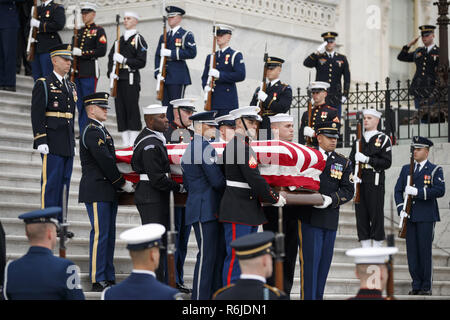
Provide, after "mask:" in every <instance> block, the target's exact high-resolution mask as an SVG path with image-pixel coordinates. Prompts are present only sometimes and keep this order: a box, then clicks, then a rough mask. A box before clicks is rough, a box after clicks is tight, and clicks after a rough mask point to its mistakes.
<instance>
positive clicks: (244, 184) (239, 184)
mask: <svg viewBox="0 0 450 320" xmlns="http://www.w3.org/2000/svg"><path fill="white" fill-rule="evenodd" d="M227 186H229V187H236V188H243V189H251V188H250V186H249V185H248V183H247V182H239V181H231V180H227Z"/></svg>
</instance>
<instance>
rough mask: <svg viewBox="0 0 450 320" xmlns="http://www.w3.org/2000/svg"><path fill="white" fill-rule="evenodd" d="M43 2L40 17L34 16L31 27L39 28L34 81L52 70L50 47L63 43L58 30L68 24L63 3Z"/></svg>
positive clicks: (38, 8)
mask: <svg viewBox="0 0 450 320" xmlns="http://www.w3.org/2000/svg"><path fill="white" fill-rule="evenodd" d="M41 3H42V5H41V6H38V7H37V13H38V18H37V19H35V18H33V17H32V18H31V21H30V28H33V27H36V28H37V29H38V31H37V35H36V44H35V45H36V47H35V54H34V59H33V62H32V64H31V71H32V72H33V79H34V81H36V80H37V79H38V78H41V77H46V76H48V75H49V74H50V73H51V72H52V70H53V66H52V61H51V60H50V49H51V48H52V47H54V46H56V45H59V44H61V43H62V41H61V37H60V36H59V34H58V31H61V30H62V29H63V28H64V25H65V24H66V14H65V12H64V7H63V6H62V5H60V4H57V3H54V2H53V0H47V1H44V0H42V1H41Z"/></svg>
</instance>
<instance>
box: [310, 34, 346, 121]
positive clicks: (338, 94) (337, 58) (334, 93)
mask: <svg viewBox="0 0 450 320" xmlns="http://www.w3.org/2000/svg"><path fill="white" fill-rule="evenodd" d="M321 36H322V38H323V40H324V42H323V43H322V44H321V45H320V46H319V47H318V48H317V50H316V51H315V52H313V53H312V54H310V55H309V56H308V57H307V58H306V59H305V61H303V65H304V66H305V67H308V68H316V81H323V82H327V83H328V84H329V85H330V89H329V90H328V96H327V104H328V105H330V106H332V107H334V108H336V109H337V111H338V115H339V118H340V117H341V109H342V108H341V106H342V104H343V103H345V102H346V101H347V98H348V92H349V89H350V68H349V64H348V61H347V57H346V56H345V55H343V54H342V53H338V52H336V51H335V48H336V37H337V36H338V34H337V33H336V32H332V31H330V32H325V33H322V35H321ZM342 78H344V86H343V87H342Z"/></svg>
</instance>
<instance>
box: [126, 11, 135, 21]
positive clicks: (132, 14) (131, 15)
mask: <svg viewBox="0 0 450 320" xmlns="http://www.w3.org/2000/svg"><path fill="white" fill-rule="evenodd" d="M123 16H124V17H132V18H136V20H139V15H138V14H137V13H136V12H133V11H125V12H124V13H123Z"/></svg>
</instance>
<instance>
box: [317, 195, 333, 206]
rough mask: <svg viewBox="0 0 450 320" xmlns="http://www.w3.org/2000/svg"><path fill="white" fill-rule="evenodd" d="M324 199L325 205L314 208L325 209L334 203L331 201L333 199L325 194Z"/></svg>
mask: <svg viewBox="0 0 450 320" xmlns="http://www.w3.org/2000/svg"><path fill="white" fill-rule="evenodd" d="M322 198H323V204H322V205H321V206H314V208H317V209H325V208H327V207H328V206H329V205H330V204H331V203H332V202H333V200H331V197H329V196H326V195H324V194H322Z"/></svg>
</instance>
